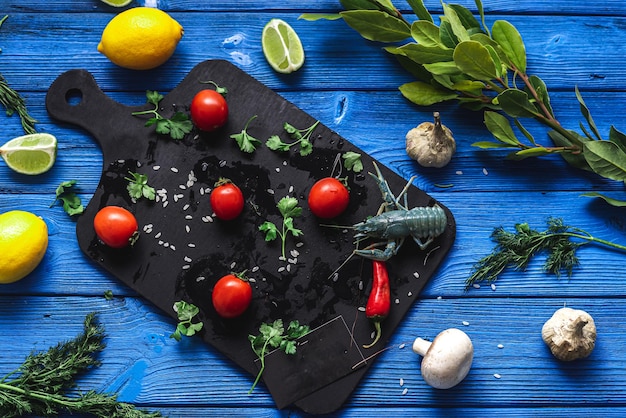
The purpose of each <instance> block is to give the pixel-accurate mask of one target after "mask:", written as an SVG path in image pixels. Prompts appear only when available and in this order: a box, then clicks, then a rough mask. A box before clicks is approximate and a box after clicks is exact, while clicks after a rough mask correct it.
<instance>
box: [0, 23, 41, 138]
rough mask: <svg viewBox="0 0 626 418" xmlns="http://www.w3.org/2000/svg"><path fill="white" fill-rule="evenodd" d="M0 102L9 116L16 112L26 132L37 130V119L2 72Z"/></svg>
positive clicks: (0, 77) (0, 25)
mask: <svg viewBox="0 0 626 418" xmlns="http://www.w3.org/2000/svg"><path fill="white" fill-rule="evenodd" d="M8 17H9V15H5V16H4V17H3V18H2V19H0V28H1V27H2V24H3V23H4V22H5V21H6V20H7V19H8ZM0 104H2V106H4V108H5V109H6V113H7V115H9V116H11V115H13V113H17V115H18V116H19V117H20V121H21V123H22V128H23V129H24V132H25V133H26V134H34V133H35V132H37V131H36V130H35V124H36V123H37V121H36V120H35V119H34V118H32V117H31V116H30V114H29V113H28V110H27V109H26V102H25V101H24V98H23V97H22V96H21V95H20V94H19V93H18V92H17V91H15V90H13V88H11V86H9V83H8V82H7V81H6V80H5V78H4V77H3V76H2V74H0Z"/></svg>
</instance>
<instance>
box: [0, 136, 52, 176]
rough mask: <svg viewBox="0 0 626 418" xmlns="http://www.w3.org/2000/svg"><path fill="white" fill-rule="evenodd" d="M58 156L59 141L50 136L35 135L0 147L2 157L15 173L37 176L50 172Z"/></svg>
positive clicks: (19, 137)
mask: <svg viewBox="0 0 626 418" xmlns="http://www.w3.org/2000/svg"><path fill="white" fill-rule="evenodd" d="M56 155H57V139H56V138H55V137H54V136H53V135H50V134H44V133H34V134H30V135H24V136H18V137H17V138H13V139H12V140H10V141H9V142H7V143H6V144H4V145H3V146H1V147H0V156H2V158H3V159H4V161H5V162H6V163H7V165H8V166H9V167H10V168H11V169H12V170H14V171H17V172H18V173H21V174H28V175H35V174H42V173H45V172H46V171H48V170H50V168H51V167H52V166H53V165H54V161H55V160H56Z"/></svg>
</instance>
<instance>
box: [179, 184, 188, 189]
mask: <svg viewBox="0 0 626 418" xmlns="http://www.w3.org/2000/svg"><path fill="white" fill-rule="evenodd" d="M178 188H179V189H181V190H186V189H187V186H185V185H184V184H179V185H178Z"/></svg>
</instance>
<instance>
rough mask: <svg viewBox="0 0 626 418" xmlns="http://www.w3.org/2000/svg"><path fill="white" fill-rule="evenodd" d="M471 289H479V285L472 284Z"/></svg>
mask: <svg viewBox="0 0 626 418" xmlns="http://www.w3.org/2000/svg"><path fill="white" fill-rule="evenodd" d="M472 287H473V288H474V289H480V285H479V284H478V283H474V284H473V285H472Z"/></svg>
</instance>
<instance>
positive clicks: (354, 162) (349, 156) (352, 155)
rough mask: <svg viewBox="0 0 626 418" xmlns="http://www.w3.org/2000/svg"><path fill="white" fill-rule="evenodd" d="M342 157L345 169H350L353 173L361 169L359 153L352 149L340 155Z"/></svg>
mask: <svg viewBox="0 0 626 418" xmlns="http://www.w3.org/2000/svg"><path fill="white" fill-rule="evenodd" d="M341 158H343V165H344V166H345V167H346V169H347V170H352V171H354V172H355V173H360V172H361V171H363V162H362V161H361V154H359V153H357V152H354V151H347V152H344V153H343V155H342V156H341Z"/></svg>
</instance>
